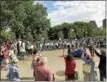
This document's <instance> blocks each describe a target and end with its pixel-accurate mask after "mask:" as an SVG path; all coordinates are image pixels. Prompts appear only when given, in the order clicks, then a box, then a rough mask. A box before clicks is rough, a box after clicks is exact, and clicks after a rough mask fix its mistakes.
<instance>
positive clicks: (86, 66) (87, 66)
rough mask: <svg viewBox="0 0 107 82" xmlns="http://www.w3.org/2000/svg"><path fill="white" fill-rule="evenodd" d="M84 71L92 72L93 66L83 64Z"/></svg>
mask: <svg viewBox="0 0 107 82" xmlns="http://www.w3.org/2000/svg"><path fill="white" fill-rule="evenodd" d="M83 72H85V73H90V72H91V66H90V65H89V64H86V63H85V64H83Z"/></svg>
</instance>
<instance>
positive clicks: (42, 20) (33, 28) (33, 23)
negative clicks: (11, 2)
mask: <svg viewBox="0 0 107 82" xmlns="http://www.w3.org/2000/svg"><path fill="white" fill-rule="evenodd" d="M24 5H25V6H24V7H25V10H26V11H25V12H26V14H27V18H26V19H25V21H24V26H25V27H26V28H25V34H26V33H27V32H28V31H30V32H31V35H32V36H33V39H36V40H37V39H39V38H40V39H41V38H42V37H45V38H47V31H48V30H49V28H50V20H49V19H48V18H47V16H48V14H47V9H46V8H45V7H44V6H43V5H42V4H39V3H38V4H36V5H32V3H31V2H29V3H28V2H27V3H26V4H24ZM28 29H29V30H28ZM44 33H45V34H44ZM44 35H45V36H44Z"/></svg>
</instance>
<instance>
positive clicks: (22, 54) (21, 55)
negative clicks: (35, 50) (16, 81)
mask: <svg viewBox="0 0 107 82" xmlns="http://www.w3.org/2000/svg"><path fill="white" fill-rule="evenodd" d="M25 54H26V50H25V43H24V42H22V43H21V46H20V59H21V60H24V56H25Z"/></svg>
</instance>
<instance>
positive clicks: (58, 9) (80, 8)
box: [34, 1, 105, 27]
mask: <svg viewBox="0 0 107 82" xmlns="http://www.w3.org/2000/svg"><path fill="white" fill-rule="evenodd" d="M36 3H41V4H43V5H44V6H45V7H47V12H48V18H50V21H51V26H55V25H58V24H61V23H64V22H71V23H73V22H75V21H84V22H89V21H91V20H95V21H96V23H97V25H98V27H100V26H102V20H103V19H105V1H34V4H36Z"/></svg>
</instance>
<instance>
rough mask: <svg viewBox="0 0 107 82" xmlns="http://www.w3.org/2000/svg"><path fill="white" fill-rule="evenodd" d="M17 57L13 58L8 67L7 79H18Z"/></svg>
mask: <svg viewBox="0 0 107 82" xmlns="http://www.w3.org/2000/svg"><path fill="white" fill-rule="evenodd" d="M17 63H18V59H14V60H13V61H12V63H11V65H10V67H9V72H8V74H7V79H8V80H9V81H20V75H19V68H18V66H17Z"/></svg>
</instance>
